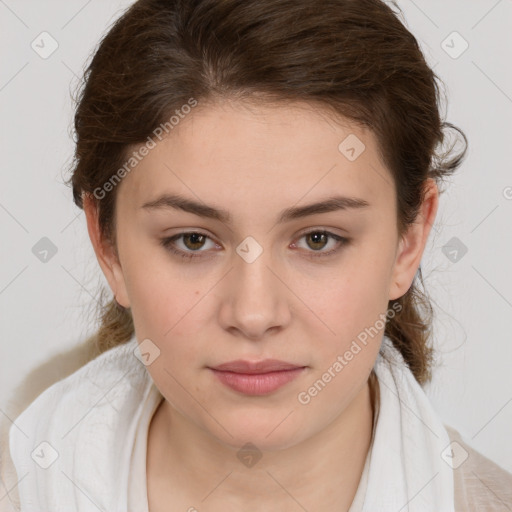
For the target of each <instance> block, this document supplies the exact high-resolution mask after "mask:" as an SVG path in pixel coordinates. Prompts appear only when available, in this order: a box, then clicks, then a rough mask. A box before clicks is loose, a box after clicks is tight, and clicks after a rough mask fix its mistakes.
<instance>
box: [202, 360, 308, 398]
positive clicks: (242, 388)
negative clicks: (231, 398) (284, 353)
mask: <svg viewBox="0 0 512 512" xmlns="http://www.w3.org/2000/svg"><path fill="white" fill-rule="evenodd" d="M306 368H307V367H306V366H298V365H296V364H292V363H287V362H285V361H279V360H276V359H266V360H263V361H255V362H251V361H243V360H237V361H230V362H228V363H223V364H221V365H218V366H215V367H213V368H209V369H210V370H211V371H212V372H213V373H214V375H215V376H216V377H217V378H218V379H219V380H220V382H221V383H222V384H224V385H225V386H227V387H229V388H230V389H232V390H234V391H237V392H239V393H243V394H245V395H266V394H268V393H272V392H273V391H276V390H278V389H279V388H281V387H283V386H284V385H285V384H287V383H289V382H291V381H292V380H294V379H295V378H297V377H298V376H299V375H300V374H302V373H303V372H304V371H305V370H306Z"/></svg>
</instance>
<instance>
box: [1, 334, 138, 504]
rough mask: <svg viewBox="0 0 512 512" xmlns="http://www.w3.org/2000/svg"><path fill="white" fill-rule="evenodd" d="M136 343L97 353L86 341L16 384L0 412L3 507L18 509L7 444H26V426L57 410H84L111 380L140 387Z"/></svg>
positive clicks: (32, 426)
mask: <svg viewBox="0 0 512 512" xmlns="http://www.w3.org/2000/svg"><path fill="white" fill-rule="evenodd" d="M136 347H137V342H136V340H135V338H134V337H132V339H130V340H129V341H128V342H126V343H124V344H122V345H118V346H116V347H114V348H112V349H110V350H108V351H106V352H104V353H102V354H100V355H97V354H94V353H93V351H92V350H91V349H90V347H89V346H88V344H87V341H86V342H84V343H81V344H80V345H77V346H75V347H73V348H71V349H69V350H67V351H66V352H64V353H61V354H58V355H56V356H53V357H52V358H50V359H49V360H47V361H46V362H44V363H43V364H41V365H39V366H37V367H36V368H35V369H33V370H32V371H31V372H30V373H29V375H28V376H27V377H26V378H25V379H24V380H23V381H22V382H21V383H20V384H19V385H18V386H17V387H16V389H15V390H14V391H13V392H12V393H11V395H10V396H9V400H8V401H7V403H6V405H5V407H4V410H3V411H2V413H3V414H0V480H1V482H2V483H3V484H4V485H3V486H2V487H5V488H4V489H2V493H1V496H0V500H1V503H0V505H1V506H2V507H4V506H7V507H8V508H7V509H6V510H8V511H9V512H10V511H17V510H19V509H20V503H19V496H18V494H17V489H16V487H17V483H18V477H17V473H16V469H15V465H14V463H13V458H12V452H11V443H13V442H14V443H16V444H22V443H24V442H27V439H26V437H27V435H26V434H28V432H29V431H30V429H31V430H32V431H34V432H35V431H37V430H38V429H40V428H43V427H44V426H45V425H49V424H50V422H51V418H52V416H53V415H54V414H56V413H57V412H58V411H59V410H60V411H62V414H66V412H67V411H69V415H70V416H77V415H79V414H83V412H81V410H82V409H83V410H87V409H88V408H90V407H91V405H92V404H93V401H98V399H99V398H101V396H103V395H104V394H105V393H108V392H109V390H112V389H114V388H115V387H116V383H117V384H118V383H120V382H123V381H124V385H129V386H133V385H135V386H138V385H139V384H140V386H142V385H143V381H144V377H145V376H144V373H143V372H141V370H140V366H142V365H140V364H138V363H139V362H138V361H136V363H137V364H135V363H134V359H135V355H134V349H135V348H136ZM130 373H131V374H132V375H131V376H129V375H128V374H130ZM123 377H128V378H126V379H123ZM30 437H32V436H30ZM13 440H14V441H13ZM9 507H10V508H9ZM0 509H1V510H2V511H3V510H4V509H3V508H1V507H0Z"/></svg>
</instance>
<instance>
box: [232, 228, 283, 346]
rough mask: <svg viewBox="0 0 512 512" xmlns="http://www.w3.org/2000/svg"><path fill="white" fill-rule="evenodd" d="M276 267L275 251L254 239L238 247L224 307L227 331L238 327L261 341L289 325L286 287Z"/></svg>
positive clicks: (247, 334)
mask: <svg viewBox="0 0 512 512" xmlns="http://www.w3.org/2000/svg"><path fill="white" fill-rule="evenodd" d="M275 266H276V265H275V262H273V261H272V251H271V250H270V249H268V250H267V249H264V247H263V246H262V245H261V244H260V243H259V242H258V241H257V240H256V239H255V238H253V237H250V236H249V237H247V238H246V239H244V240H243V241H242V242H241V243H240V244H239V245H238V246H237V247H236V254H235V255H234V261H233V268H232V271H231V272H230V273H229V287H228V288H229V289H228V291H227V293H228V298H227V300H226V301H225V303H224V307H223V316H222V321H223V323H224V324H225V327H227V328H229V327H231V328H233V327H236V328H237V329H238V330H240V331H242V332H243V333H244V334H245V335H246V336H247V337H251V338H257V337H261V336H263V335H264V333H265V331H266V330H267V329H270V328H275V327H278V326H281V327H282V326H283V325H284V323H285V322H287V321H288V314H287V311H288V308H287V306H286V300H287V299H286V297H285V295H286V294H285V288H286V287H283V286H282V284H281V283H280V281H279V279H278V278H277V277H276V276H275V275H274V273H275V272H276V270H275V269H274V267H275ZM269 267H270V268H269ZM271 269H272V270H271Z"/></svg>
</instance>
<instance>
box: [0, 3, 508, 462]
mask: <svg viewBox="0 0 512 512" xmlns="http://www.w3.org/2000/svg"><path fill="white" fill-rule="evenodd" d="M131 3H132V2H131V1H119V0H117V1H113V0H101V1H100V0H90V1H84V0H67V1H63V0H60V1H57V0H45V1H44V2H39V1H35V0H32V1H29V0H26V1H22V0H0V23H1V27H0V42H1V66H0V109H1V116H0V123H1V130H2V138H1V142H2V146H1V157H2V158H1V164H0V169H1V171H0V172H1V186H0V236H1V243H2V246H1V247H2V248H1V252H0V258H1V260H0V262H1V265H0V312H1V313H0V314H1V315H2V316H1V319H2V322H1V323H0V329H1V331H0V350H1V357H0V413H2V412H3V409H2V407H3V404H4V403H5V400H6V399H7V397H8V396H9V395H10V393H11V392H12V390H13V388H14V386H15V385H16V384H17V383H18V382H19V381H20V380H21V379H22V378H23V377H24V376H25V375H26V374H27V373H28V372H29V371H30V369H32V368H33V367H34V366H36V365H38V364H41V363H42V362H43V361H45V360H46V359H47V358H48V357H49V356H51V355H52V354H55V353H57V352H58V351H59V350H62V349H65V348H69V347H70V346H72V345H74V344H76V343H78V342H79V341H80V340H82V339H83V338H84V337H86V336H87V335H88V334H91V333H92V332H94V330H95V328H96V325H97V324H96V323H95V319H94V316H93V313H92V309H91V304H94V300H95V297H96V295H97V293H98V286H99V285H100V283H102V284H105V285H106V281H105V279H104V278H103V276H102V274H101V272H100V269H99V266H98V264H97V262H96V259H95V256H94V253H93V250H92V247H91V244H90V242H89V238H88V235H87V230H86V225H85V217H84V214H83V212H82V211H81V210H79V209H78V208H76V207H75V206H74V204H73V202H72V198H71V191H70V190H69V189H68V188H66V187H65V186H64V185H63V184H62V182H63V179H64V178H66V177H67V176H68V175H67V172H66V170H67V168H68V166H69V164H70V162H71V157H72V152H73V141H72V139H71V133H72V132H71V126H72V103H71V98H70V91H74V90H75V88H76V84H77V80H78V77H79V76H80V75H81V73H82V71H83V69H84V66H85V63H86V61H87V59H88V58H89V55H90V54H91V52H92V51H93V50H94V48H95V47H96V44H97V43H98V42H99V39H100V37H101V35H102V34H103V33H105V31H106V30H107V29H108V26H109V25H110V24H111V23H112V22H113V21H114V20H115V19H116V18H117V17H118V16H119V15H120V14H121V12H122V11H123V9H124V8H125V7H126V6H128V5H130V4H131ZM399 5H400V6H401V8H402V10H403V11H404V14H405V22H406V25H407V26H408V28H409V29H410V30H411V31H412V32H413V34H414V35H415V36H416V37H417V38H418V40H419V41H420V44H421V46H422V49H423V50H424V53H425V55H426V57H427V60H428V62H429V64H430V65H431V66H434V69H435V71H436V73H437V74H438V75H439V76H440V77H441V79H442V80H443V82H444V83H445V86H446V92H447V95H448V105H447V106H446V107H445V113H446V118H447V120H449V121H451V122H453V123H454V124H456V125H457V126H459V127H461V128H462V129H463V130H464V131H465V133H466V135H467V136H468V139H469V150H468V157H467V159H466V161H465V163H464V164H463V166H462V168H461V169H460V170H459V171H458V172H457V174H456V176H455V177H454V178H453V179H452V181H451V183H450V185H449V187H448V190H447V192H446V193H445V194H444V195H443V196H442V197H441V205H440V210H439V213H438V217H437V220H436V224H435V226H434V230H433V232H432V235H431V238H430V239H429V243H428V246H427V249H426V251H425V255H424V258H423V261H422V268H423V272H424V277H425V278H426V285H427V287H428V291H429V293H430V294H431V296H432V298H433V299H434V301H435V311H436V319H435V324H434V336H435V345H436V348H437V349H438V360H437V361H438V367H437V369H436V370H435V372H434V380H433V382H432V384H431V385H430V386H428V387H427V394H428V395H429V397H430V398H431V400H432V402H433V404H434V406H435V408H436V409H437V411H438V412H439V414H440V416H441V417H442V419H443V420H444V421H445V422H446V423H449V424H451V425H453V426H454V427H455V428H456V429H458V430H459V431H460V432H461V434H462V435H463V436H464V437H466V438H467V440H468V441H469V442H470V443H471V444H472V445H473V446H474V447H475V448H476V449H477V450H479V451H481V452H482V453H483V454H485V455H486V456H487V457H489V458H491V459H493V460H495V461H496V462H497V463H498V464H500V465H501V466H503V467H504V468H506V469H508V470H509V471H512V443H511V442H510V439H509V436H510V432H511V431H512V429H511V426H512V372H511V368H510V366H511V362H512V336H511V334H510V323H511V321H512V291H511V290H512V273H511V271H510V262H511V261H512V258H511V256H512V229H511V227H512V169H511V165H510V149H511V142H512V122H511V121H512V72H511V65H510V63H511V62H512V41H511V37H512V36H511V35H510V34H511V31H510V28H511V27H512V0H498V1H497V0H482V1H468V0H450V1H446V0H445V1H441V0H435V1H434V0H429V1H428V2H427V1H425V0H424V1H419V0H417V1H415V2H413V1H411V0H404V1H399ZM43 31H46V32H48V33H49V34H51V37H52V38H53V39H55V40H56V41H57V43H58V48H57V49H56V50H55V52H54V53H52V54H51V55H50V56H49V57H48V58H46V59H44V58H42V57H41V56H40V55H39V54H38V53H36V51H34V49H33V48H32V47H31V44H32V42H33V41H34V40H35V41H36V43H37V41H40V39H38V36H39V34H41V32H43ZM454 31H455V32H457V33H458V34H460V36H459V35H457V34H455V35H454V34H453V32H454ZM464 40H465V41H467V44H469V47H468V48H467V50H466V51H464V52H463V53H461V51H462V50H463V48H464ZM443 41H445V42H444V43H443ZM50 42H51V41H50V39H47V40H46V43H45V48H46V50H48V49H49V48H51V47H50ZM445 49H446V50H448V51H449V52H451V53H452V55H451V56H450V55H449V54H448V53H447V51H445ZM40 51H42V49H41V50H40ZM460 53H461V54H460ZM459 54H460V55H459ZM454 56H456V57H457V58H454ZM43 237H47V238H48V239H49V240H50V241H51V243H52V244H53V245H54V246H55V249H56V250H57V252H56V253H55V254H53V255H52V252H49V253H48V255H47V260H48V261H47V262H42V261H40V259H38V257H36V255H35V254H34V252H33V248H34V246H36V248H37V247H38V246H37V245H36V244H38V243H39V244H43V245H44V244H48V242H47V241H44V242H40V240H41V239H42V238H43ZM462 244H463V245H464V246H465V247H466V248H467V253H466V254H464V255H463V256H462V257H461V255H462V252H461V251H460V248H461V247H463V245H462ZM447 246H448V247H451V249H450V248H449V249H447V248H446V247H447ZM453 247H456V248H457V247H458V248H457V251H458V253H457V254H458V256H457V258H458V261H454V258H453V256H450V251H452V250H453ZM55 249H54V250H55ZM34 251H35V252H37V251H36V250H35V249H34ZM452 254H453V255H455V253H452ZM447 255H448V256H450V257H448V256H447ZM450 258H451V259H450Z"/></svg>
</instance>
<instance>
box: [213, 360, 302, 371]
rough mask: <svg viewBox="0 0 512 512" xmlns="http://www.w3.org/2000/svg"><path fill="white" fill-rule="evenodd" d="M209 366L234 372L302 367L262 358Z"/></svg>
mask: <svg viewBox="0 0 512 512" xmlns="http://www.w3.org/2000/svg"><path fill="white" fill-rule="evenodd" d="M211 368H212V369H213V370H219V371H225V372H235V373H269V372H277V371H283V370H294V369H297V368H303V366H298V365H296V364H292V363H287V362H286V361H279V360H278V359H264V360H262V361H245V360H243V359H237V360H236V361H229V362H227V363H222V364H219V365H218V366H213V367H211Z"/></svg>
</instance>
